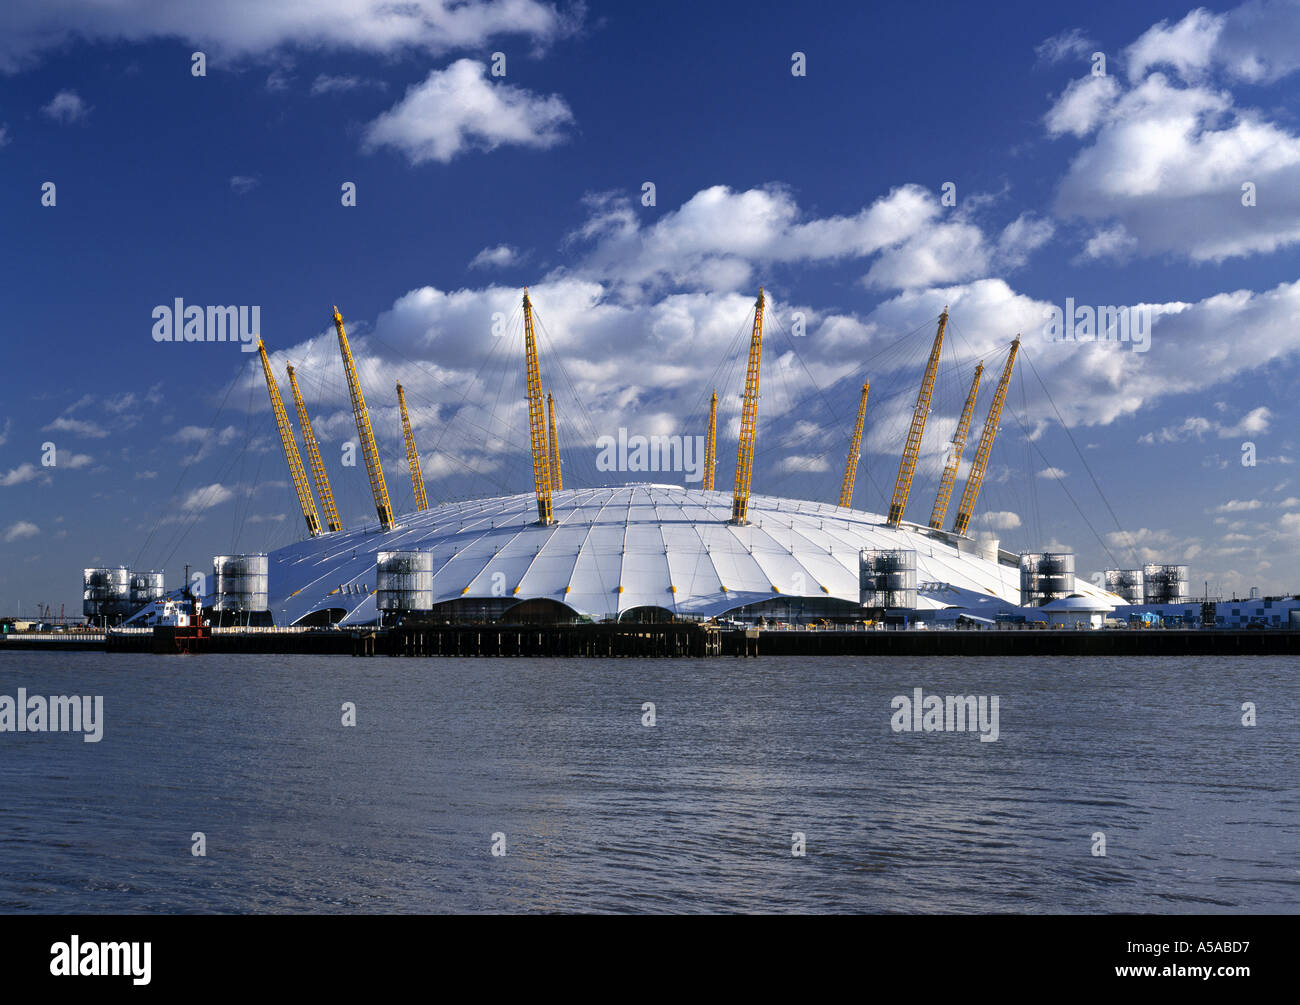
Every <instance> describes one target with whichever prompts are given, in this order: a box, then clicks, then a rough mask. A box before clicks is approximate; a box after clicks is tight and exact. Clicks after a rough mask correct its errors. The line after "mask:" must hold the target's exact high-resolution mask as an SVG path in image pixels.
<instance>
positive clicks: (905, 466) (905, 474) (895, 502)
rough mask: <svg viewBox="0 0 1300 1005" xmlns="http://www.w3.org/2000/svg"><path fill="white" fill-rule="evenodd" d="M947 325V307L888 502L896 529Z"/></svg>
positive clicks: (918, 449)
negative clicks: (892, 494) (892, 493)
mask: <svg viewBox="0 0 1300 1005" xmlns="http://www.w3.org/2000/svg"><path fill="white" fill-rule="evenodd" d="M947 326H948V308H947V307H945V308H944V309H943V313H942V314H940V315H939V330H938V331H937V332H935V335H934V345H932V346H931V347H930V359H929V362H927V363H926V364H925V377H924V378H923V379H922V380H921V390H920V391H918V392H917V395H916V411H914V412H913V413H912V427H911V428H910V429H909V430H908V431H907V444H906V446H904V447H903V456H902V458H901V459H900V460H899V462H898V478H896V479H895V480H894V497H893V499H892V500H890V503H889V515H888V516H887V517H886V518H885V523H886V524H888V525H889V526H890V527H897V526H898V525H899V524H900V523H901V522H902V520H903V511H904V510H906V509H907V497H908V495H909V494H910V493H911V491H912V476H913V475H915V474H916V460H917V458H918V457H920V456H921V437H922V435H923V434H924V433H925V420H926V419H927V418H929V415H930V399H931V398H933V397H934V380H935V377H936V376H937V375H938V373H939V353H940V352H941V351H942V349H943V331H944V329H945V328H946V327H947Z"/></svg>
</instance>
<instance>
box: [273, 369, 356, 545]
mask: <svg viewBox="0 0 1300 1005" xmlns="http://www.w3.org/2000/svg"><path fill="white" fill-rule="evenodd" d="M285 369H286V370H288V371H289V389H290V390H291V391H292V392H293V407H294V410H295V411H297V413H298V426H299V427H300V428H301V429H302V441H303V443H305V444H306V445H307V460H308V461H310V462H311V473H312V476H313V477H314V478H315V479H316V492H317V493H318V494H319V495H320V501H321V506H322V508H324V510H325V525H326V526H327V527H329V529H330V530H331V531H336V530H342V529H343V521H341V520H340V519H339V511H338V510H337V509H335V507H334V493H333V492H331V491H330V480H329V476H328V475H326V474H325V462H324V461H322V460H321V457H320V444H318V443H317V442H316V434H315V433H314V432H313V431H312V428H311V419H310V418H309V417H308V415H307V406H306V404H304V403H303V400H302V392H301V391H299V390H298V378H297V377H295V376H294V373H293V367H291V366H288V365H286V366H285Z"/></svg>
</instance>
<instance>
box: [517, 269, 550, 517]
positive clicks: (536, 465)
mask: <svg viewBox="0 0 1300 1005" xmlns="http://www.w3.org/2000/svg"><path fill="white" fill-rule="evenodd" d="M524 363H525V366H526V368H527V371H528V433H529V437H530V438H531V440H532V448H533V488H534V490H535V491H536V493H537V522H538V523H540V524H549V523H553V522H554V515H553V513H554V511H553V509H552V503H551V460H550V454H549V451H548V450H547V443H546V416H545V413H544V405H543V403H542V376H541V372H540V370H539V369H538V366H537V336H536V335H535V334H534V333H533V304H532V301H531V300H529V299H528V288H527V287H524Z"/></svg>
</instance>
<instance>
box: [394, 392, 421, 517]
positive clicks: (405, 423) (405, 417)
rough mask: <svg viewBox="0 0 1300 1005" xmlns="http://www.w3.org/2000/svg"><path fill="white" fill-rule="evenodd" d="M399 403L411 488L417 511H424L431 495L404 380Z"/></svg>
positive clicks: (399, 394)
mask: <svg viewBox="0 0 1300 1005" xmlns="http://www.w3.org/2000/svg"><path fill="white" fill-rule="evenodd" d="M397 405H398V408H399V409H400V410H401V413H402V439H403V440H405V441H406V466H407V467H408V468H410V469H411V489H412V491H414V493H415V511H416V512H417V513H423V512H424V511H425V510H427V509H428V508H429V497H428V496H427V495H425V492H424V472H423V471H421V470H420V452H419V451H418V450H416V449H415V436H414V434H413V433H412V432H411V416H410V415H409V414H408V413H407V411H406V394H405V392H403V391H402V382H401V381H400V380H399V381H398V382H397Z"/></svg>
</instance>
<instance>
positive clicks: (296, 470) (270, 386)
mask: <svg viewBox="0 0 1300 1005" xmlns="http://www.w3.org/2000/svg"><path fill="white" fill-rule="evenodd" d="M257 353H258V355H259V356H261V357H262V372H263V373H264V374H265V375H266V390H267V393H268V394H270V396H271V411H273V412H274V413H275V424H276V426H278V427H279V429H280V445H281V446H283V447H284V459H285V460H286V461H288V462H289V475H290V477H292V478H293V488H294V491H295V492H297V493H298V505H299V506H301V507H302V516H303V519H304V520H306V521H307V533H308V534H310V535H311V536H312V537H316V536H317V535H318V534H319V533H320V517H319V516H318V515H317V514H316V500H315V499H314V498H313V497H312V494H311V487H310V486H309V485H308V484H307V472H306V471H304V470H303V467H302V458H301V457H299V456H298V444H297V442H296V441H295V440H294V438H293V428H292V427H291V426H290V425H289V416H288V415H287V414H286V413H285V411H284V399H282V398H281V397H280V388H279V387H277V386H276V383H275V375H274V374H272V373H271V361H270V360H269V359H267V358H266V346H265V345H264V344H263V342H262V340H261V339H258V340H257Z"/></svg>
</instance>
